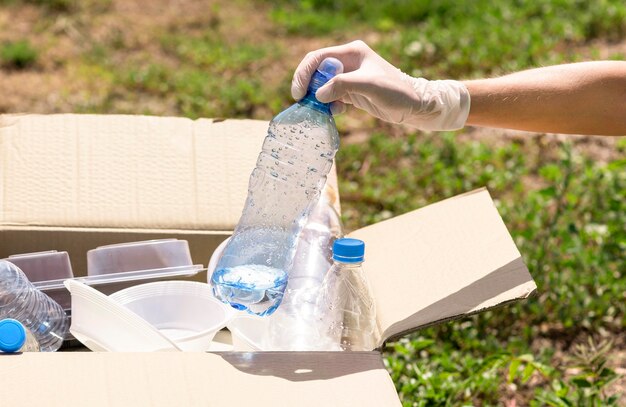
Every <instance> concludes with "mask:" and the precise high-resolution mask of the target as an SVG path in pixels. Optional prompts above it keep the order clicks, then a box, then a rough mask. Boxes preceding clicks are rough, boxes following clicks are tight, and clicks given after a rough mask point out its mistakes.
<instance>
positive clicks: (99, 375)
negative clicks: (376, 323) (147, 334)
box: [0, 352, 400, 407]
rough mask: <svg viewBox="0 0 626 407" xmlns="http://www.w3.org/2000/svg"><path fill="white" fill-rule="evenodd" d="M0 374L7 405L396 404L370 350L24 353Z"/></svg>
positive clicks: (8, 360)
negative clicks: (218, 352)
mask: <svg viewBox="0 0 626 407" xmlns="http://www.w3.org/2000/svg"><path fill="white" fill-rule="evenodd" d="M35 367H36V368H35ZM33 374H36V375H37V376H38V377H40V378H41V380H36V381H35V382H33ZM0 379H1V380H2V386H0V399H1V400H2V403H3V405H9V406H34V405H40V404H42V403H44V402H45V404H46V405H50V406H60V405H68V406H69V405H71V406H74V405H75V406H140V405H151V406H302V407H306V406H311V407H319V406H346V407H347V406H372V407H380V406H399V405H400V401H399V400H398V395H397V393H396V390H395V387H394V385H393V382H392V380H391V378H390V377H389V374H388V373H387V371H386V370H385V368H384V366H383V363H382V359H381V357H380V354H379V353H377V352H354V353H352V352H350V353H348V352H345V353H341V354H337V353H332V352H331V353H309V352H289V353H286V352H266V353H222V354H211V353H84V352H77V353H25V354H21V355H13V356H4V357H0ZM25 386H26V387H28V386H30V387H32V388H33V389H35V391H25V389H26V387H25ZM33 386H34V387H33ZM20 389H21V390H20ZM31 390H32V389H31Z"/></svg>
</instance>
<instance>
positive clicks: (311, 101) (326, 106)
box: [298, 71, 332, 116]
mask: <svg viewBox="0 0 626 407" xmlns="http://www.w3.org/2000/svg"><path fill="white" fill-rule="evenodd" d="M330 79H331V77H329V76H327V75H325V74H323V73H322V72H320V71H315V73H314V74H313V76H312V77H311V82H310V83H309V87H308V89H307V91H306V95H304V97H303V98H302V99H300V101H298V103H300V104H301V105H303V106H307V107H310V108H311V109H315V110H317V111H318V112H320V113H323V114H327V115H329V116H332V113H331V112H330V103H322V102H320V101H319V100H317V98H316V97H315V92H317V90H318V89H319V88H321V87H322V86H324V84H326V82H328V81H329V80H330Z"/></svg>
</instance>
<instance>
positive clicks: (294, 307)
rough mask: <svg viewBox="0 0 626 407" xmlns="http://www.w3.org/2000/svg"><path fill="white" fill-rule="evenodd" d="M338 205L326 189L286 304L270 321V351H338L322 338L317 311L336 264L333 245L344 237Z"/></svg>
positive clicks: (300, 249) (301, 241)
mask: <svg viewBox="0 0 626 407" xmlns="http://www.w3.org/2000/svg"><path fill="white" fill-rule="evenodd" d="M336 202H337V194H336V192H335V191H334V189H333V188H332V187H330V186H329V185H326V186H325V188H324V190H323V192H322V196H321V197H320V200H319V202H318V203H317V205H316V206H315V208H314V209H313V211H312V212H311V214H310V216H309V219H308V222H307V223H306V225H305V226H304V228H303V229H302V232H300V236H299V237H298V243H297V248H296V254H295V256H294V262H293V265H292V267H291V270H290V271H289V283H288V285H287V289H286V291H285V295H284V298H283V303H282V305H281V306H280V308H278V310H277V311H276V312H275V313H274V314H273V315H272V316H271V317H270V318H269V322H268V323H269V327H268V333H267V335H266V340H265V348H266V349H268V350H289V351H307V350H309V351H311V350H336V346H335V344H331V343H328V342H325V341H324V340H323V338H322V337H320V335H319V329H318V327H317V321H318V320H319V315H318V313H317V308H316V307H317V297H318V294H319V290H320V288H321V286H322V282H323V281H324V276H325V275H326V273H327V272H328V270H329V269H330V267H331V265H332V263H333V261H332V246H333V243H334V241H335V240H336V239H338V238H340V237H341V236H342V235H343V226H342V224H341V219H340V217H339V215H338V214H337V211H336V210H335V205H336Z"/></svg>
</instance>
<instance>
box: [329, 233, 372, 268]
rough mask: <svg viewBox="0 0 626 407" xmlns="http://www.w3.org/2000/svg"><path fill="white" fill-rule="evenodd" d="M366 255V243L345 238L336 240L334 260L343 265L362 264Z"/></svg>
mask: <svg viewBox="0 0 626 407" xmlns="http://www.w3.org/2000/svg"><path fill="white" fill-rule="evenodd" d="M364 255H365V243H364V242H363V241H362V240H359V239H352V238H349V237H345V238H342V239H337V240H335V243H334V244H333V259H334V260H337V261H340V262H342V263H360V262H362V261H363V258H364Z"/></svg>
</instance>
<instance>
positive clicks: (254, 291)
mask: <svg viewBox="0 0 626 407" xmlns="http://www.w3.org/2000/svg"><path fill="white" fill-rule="evenodd" d="M211 285H212V287H213V295H215V297H216V298H218V299H219V300H221V301H222V302H224V303H227V304H230V306H231V307H233V308H235V309H237V310H240V311H246V312H248V313H249V314H254V315H258V316H266V315H271V314H272V313H273V312H274V311H276V308H278V306H279V305H280V303H281V301H282V299H283V293H284V292H285V288H286V287H287V273H286V272H285V271H284V270H280V269H276V268H272V267H268V266H263V265H257V264H251V265H243V266H237V267H231V268H224V269H218V270H216V271H215V272H214V273H213V275H212V276H211Z"/></svg>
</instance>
